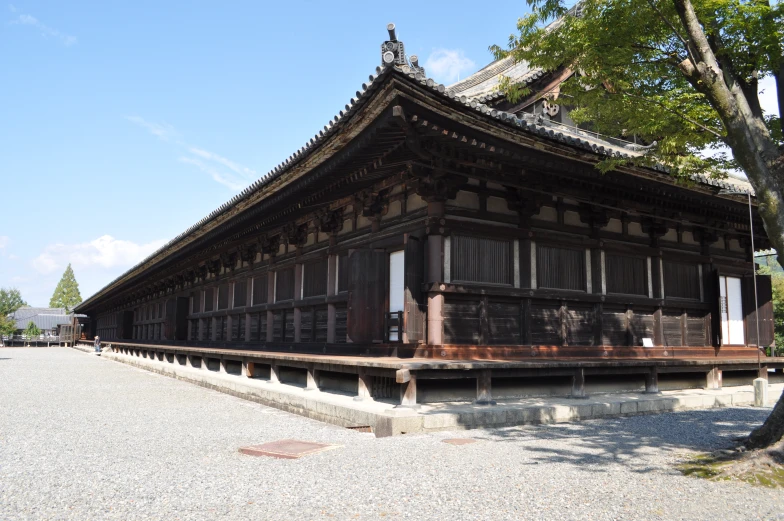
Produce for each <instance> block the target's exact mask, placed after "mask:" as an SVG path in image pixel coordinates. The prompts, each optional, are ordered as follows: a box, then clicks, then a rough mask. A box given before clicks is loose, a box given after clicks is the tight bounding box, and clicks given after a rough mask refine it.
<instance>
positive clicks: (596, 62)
mask: <svg viewBox="0 0 784 521" xmlns="http://www.w3.org/2000/svg"><path fill="white" fill-rule="evenodd" d="M528 3H529V4H530V5H531V6H532V7H533V12H532V13H531V14H529V15H526V16H524V17H523V18H520V19H519V20H518V24H517V28H518V30H519V34H517V35H512V36H510V38H509V45H508V49H502V48H501V47H499V46H497V45H495V46H491V48H490V49H491V51H493V52H494V54H495V55H496V57H497V58H502V57H505V56H510V55H511V56H512V57H513V58H514V59H515V60H516V61H527V62H529V63H530V64H531V65H533V66H538V67H542V68H543V69H545V70H550V71H555V70H559V69H562V68H563V67H569V68H571V69H572V70H573V71H575V72H576V74H575V75H574V76H573V77H572V79H570V80H569V81H567V82H565V83H564V84H563V85H562V86H561V91H560V95H559V99H560V100H561V101H560V103H562V104H565V105H568V106H571V107H573V110H572V112H571V113H570V116H571V117H572V119H573V120H574V121H576V122H577V123H578V124H583V125H586V124H590V126H591V128H592V129H593V130H596V131H598V132H600V133H602V134H607V135H610V136H627V137H631V136H634V137H635V138H636V139H637V140H638V141H640V140H641V141H643V142H647V143H653V142H654V141H655V142H656V143H657V146H656V147H655V149H654V151H653V153H652V154H648V155H646V156H644V157H642V158H639V159H636V160H635V162H636V163H638V164H643V165H644V164H650V163H654V162H657V163H664V164H667V165H669V166H670V167H671V168H672V169H673V170H674V173H675V174H681V175H685V174H690V173H694V172H706V171H707V172H711V173H713V174H714V175H715V176H722V175H723V173H722V172H723V170H724V169H727V168H736V167H737V164H736V163H735V162H734V160H733V159H732V158H731V157H728V156H726V154H723V153H721V152H717V153H716V155H715V156H713V157H706V156H705V155H704V154H703V155H700V154H698V152H700V151H703V150H705V149H709V150H710V149H714V150H716V151H718V150H719V148H720V147H722V146H723V145H727V144H728V141H727V131H726V128H725V124H724V120H725V118H724V116H723V115H722V114H721V112H720V111H718V110H717V108H716V107H715V106H714V105H712V104H711V102H710V100H709V99H708V98H707V97H706V96H705V95H704V94H703V93H702V92H699V90H698V89H696V88H695V86H694V84H693V82H692V81H690V80H689V79H688V78H687V76H686V75H685V74H684V72H683V66H682V64H683V63H684V61H686V60H689V59H690V55H689V53H690V51H689V46H688V45H687V44H686V41H687V40H688V37H687V36H686V35H685V34H684V32H685V31H684V30H683V26H682V23H681V20H680V19H679V17H678V13H677V11H676V5H675V4H676V3H675V2H673V1H662V0H582V1H580V2H579V3H578V4H577V5H576V6H575V7H573V8H572V9H567V8H566V6H565V3H564V1H563V0H528ZM693 6H694V8H695V11H696V12H697V15H698V17H699V19H700V21H701V23H702V29H703V31H704V32H705V34H706V36H707V37H708V39H709V41H712V42H714V43H715V48H716V50H717V53H716V54H717V58H718V60H719V61H722V60H724V62H725V63H731V64H732V66H733V67H734V69H733V73H734V74H733V78H730V79H729V81H730V83H737V84H739V86H740V88H741V89H742V90H743V91H744V93H746V97H747V98H749V104H750V105H751V108H752V111H755V110H759V100H758V95H757V85H758V79H761V78H763V77H765V76H768V75H771V74H774V73H778V72H779V67H781V64H782V63H784V62H783V61H782V41H784V29H783V28H784V6H782V4H781V3H778V4H774V5H769V4H768V3H766V2H756V1H755V2H751V1H748V0H695V1H694V2H693ZM553 20H556V21H555V22H554V23H552V24H550V25H549V26H547V25H546V24H548V22H551V21H553ZM712 47H714V45H712ZM501 88H502V89H505V90H506V91H507V94H508V96H509V97H510V98H512V100H513V101H514V99H515V98H519V97H520V96H522V95H524V94H527V92H526V90H525V89H522V88H519V87H517V86H515V85H512V84H511V82H510V81H509V80H508V79H504V81H502V86H501ZM761 117H762V116H761V113H760V118H761ZM765 122H766V124H767V125H768V128H769V130H770V132H771V135H772V136H773V138H774V139H777V140H778V143H780V144H781V143H782V141H781V125H780V118H779V117H778V115H768V117H767V118H766V120H765ZM616 163H617V160H616V161H614V162H610V163H608V164H606V165H603V166H604V168H605V169H607V168H611V167H612V166H615V164H616Z"/></svg>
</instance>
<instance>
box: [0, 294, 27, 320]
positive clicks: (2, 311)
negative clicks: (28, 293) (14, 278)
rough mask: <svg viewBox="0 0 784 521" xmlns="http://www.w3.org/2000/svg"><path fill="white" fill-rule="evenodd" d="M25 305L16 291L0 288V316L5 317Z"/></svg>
mask: <svg viewBox="0 0 784 521" xmlns="http://www.w3.org/2000/svg"><path fill="white" fill-rule="evenodd" d="M26 305H27V302H25V301H24V299H22V294H21V293H19V290H18V289H16V288H0V316H2V317H5V316H7V315H9V314H11V313H13V312H14V311H16V310H17V309H19V308H21V307H22V306H26Z"/></svg>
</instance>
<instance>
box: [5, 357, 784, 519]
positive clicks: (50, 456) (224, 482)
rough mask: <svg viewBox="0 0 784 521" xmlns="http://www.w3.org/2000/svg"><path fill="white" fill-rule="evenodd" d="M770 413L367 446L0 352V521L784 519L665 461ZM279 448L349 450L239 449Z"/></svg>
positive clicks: (100, 365) (747, 491) (296, 423)
mask: <svg viewBox="0 0 784 521" xmlns="http://www.w3.org/2000/svg"><path fill="white" fill-rule="evenodd" d="M768 412H769V410H766V409H753V408H748V407H731V408H726V409H712V410H704V411H686V412H678V413H667V414H660V415H648V416H637V417H628V418H616V419H603V420H589V421H583V422H579V423H559V424H553V425H543V426H529V427H519V428H504V429H494V430H471V431H459V432H439V433H434V434H415V435H408V436H402V437H391V438H383V439H377V438H375V437H374V436H373V435H372V434H365V433H358V432H354V431H350V430H347V429H342V428H340V427H336V426H331V425H326V424H323V423H320V422H316V421H313V420H309V419H306V418H302V417H300V416H295V415H292V414H289V413H285V412H281V411H278V410H276V409H272V408H269V407H265V406H262V405H259V404H256V403H252V402H248V401H244V400H241V399H238V398H235V397H232V396H229V395H226V394H222V393H219V392H215V391H211V390H207V389H204V388H201V387H197V386H194V385H191V384H188V383H184V382H181V381H177V380H174V379H171V378H167V377H164V376H160V375H156V374H153V373H150V372H147V371H142V370H139V369H135V368H133V367H130V366H127V365H123V364H118V363H116V362H112V361H109V360H103V359H101V358H98V357H94V356H90V355H87V354H84V353H81V352H78V351H74V350H71V349H65V348H51V349H45V348H43V349H23V348H18V349H14V348H9V349H0V519H2V520H22V519H24V520H27V519H78V520H87V519H118V520H135V519H167V520H169V519H172V520H174V519H226V520H228V519H231V520H235V519H433V520H436V519H437V520H443V519H460V520H463V519H558V520H562V519H592V520H599V519H706V520H707V519H710V520H717V519H722V520H733V519H738V520H740V519H744V520H745V519H784V493H782V491H781V490H768V489H763V488H754V487H751V486H749V485H746V484H741V483H728V482H722V483H713V482H708V481H704V480H699V479H696V478H687V477H684V476H681V475H680V474H679V473H678V472H677V471H675V470H673V467H672V465H673V464H674V463H676V462H678V461H681V460H683V459H684V458H688V457H689V456H690V455H692V454H693V453H695V452H696V451H705V450H711V449H714V448H718V447H721V446H724V445H726V444H728V443H729V442H730V440H731V438H732V437H733V436H738V435H742V434H744V433H747V432H748V431H749V430H750V429H751V428H753V427H754V426H755V425H758V424H759V423H760V422H761V421H763V420H764V418H765V416H766V415H767V414H768ZM456 437H459V438H471V439H474V440H477V443H473V444H470V445H463V446H454V445H449V444H446V443H442V441H443V440H444V439H446V438H456ZM285 438H295V439H300V440H306V441H315V442H323V443H336V444H340V445H342V447H341V448H338V449H336V450H331V451H327V452H323V453H320V454H316V455H312V456H307V457H305V458H302V459H299V460H281V459H273V458H266V457H253V456H246V455H243V454H240V453H239V452H238V449H239V447H241V446H246V445H254V444H259V443H264V442H268V441H274V440H280V439H285Z"/></svg>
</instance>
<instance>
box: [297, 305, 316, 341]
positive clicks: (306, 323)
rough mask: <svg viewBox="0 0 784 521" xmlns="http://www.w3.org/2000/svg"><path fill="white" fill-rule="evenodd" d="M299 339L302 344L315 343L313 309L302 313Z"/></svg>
mask: <svg viewBox="0 0 784 521" xmlns="http://www.w3.org/2000/svg"><path fill="white" fill-rule="evenodd" d="M300 317H301V318H300V323H299V328H300V329H299V338H300V341H301V342H313V338H314V337H313V308H304V309H302V310H301V311H300Z"/></svg>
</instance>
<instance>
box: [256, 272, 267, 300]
mask: <svg viewBox="0 0 784 521" xmlns="http://www.w3.org/2000/svg"><path fill="white" fill-rule="evenodd" d="M268 279H269V277H268V276H267V274H266V273H265V274H264V275H260V276H258V277H253V305H254V306H255V305H257V304H266V303H267V280H268Z"/></svg>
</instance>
